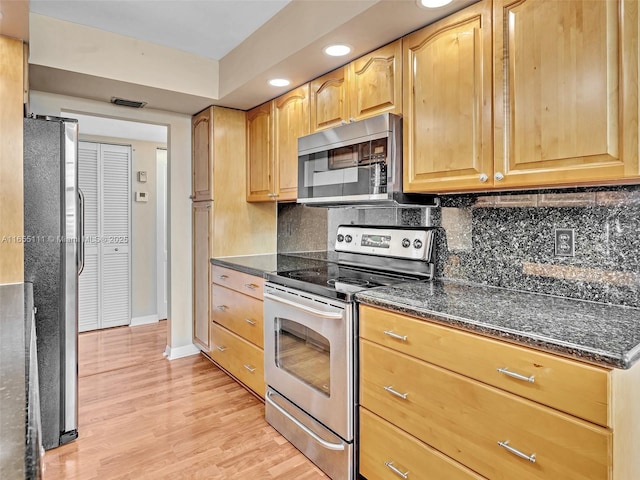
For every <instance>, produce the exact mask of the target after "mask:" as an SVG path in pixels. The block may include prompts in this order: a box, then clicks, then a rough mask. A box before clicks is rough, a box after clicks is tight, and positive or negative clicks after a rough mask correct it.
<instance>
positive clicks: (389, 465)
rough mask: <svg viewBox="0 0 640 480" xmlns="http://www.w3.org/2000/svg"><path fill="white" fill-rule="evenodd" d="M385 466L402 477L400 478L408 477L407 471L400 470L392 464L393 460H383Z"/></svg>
mask: <svg viewBox="0 0 640 480" xmlns="http://www.w3.org/2000/svg"><path fill="white" fill-rule="evenodd" d="M384 465H385V467H387V468H389V469H391V471H392V472H393V473H395V474H396V475H398V476H400V477H402V478H409V472H402V471H400V470H398V468H397V467H395V466H394V465H393V462H384Z"/></svg>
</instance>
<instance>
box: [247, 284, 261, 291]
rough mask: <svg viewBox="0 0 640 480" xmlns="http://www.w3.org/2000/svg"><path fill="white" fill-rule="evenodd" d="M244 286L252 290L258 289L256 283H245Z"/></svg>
mask: <svg viewBox="0 0 640 480" xmlns="http://www.w3.org/2000/svg"><path fill="white" fill-rule="evenodd" d="M244 286H245V287H247V288H249V289H251V290H255V289H256V288H258V285H256V284H255V283H245V284H244Z"/></svg>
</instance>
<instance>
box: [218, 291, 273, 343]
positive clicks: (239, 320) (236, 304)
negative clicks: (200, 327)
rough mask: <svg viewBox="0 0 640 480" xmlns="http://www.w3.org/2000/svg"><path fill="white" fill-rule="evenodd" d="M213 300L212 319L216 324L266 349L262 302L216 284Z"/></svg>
mask: <svg viewBox="0 0 640 480" xmlns="http://www.w3.org/2000/svg"><path fill="white" fill-rule="evenodd" d="M211 298H212V300H211V303H212V305H211V319H212V320H213V321H214V322H216V323H218V324H220V325H222V326H223V327H225V328H227V329H228V330H231V331H232V332H234V333H235V334H237V335H239V336H241V337H243V338H244V339H246V340H248V341H250V342H251V343H253V344H255V345H257V346H258V347H260V348H263V347H264V331H263V330H264V325H263V322H262V318H263V314H262V308H263V302H262V301H261V300H258V299H257V298H253V297H250V296H248V295H244V294H242V293H240V292H236V291H235V290H231V289H229V288H225V287H221V286H220V285H215V284H214V285H213V286H212V292H211Z"/></svg>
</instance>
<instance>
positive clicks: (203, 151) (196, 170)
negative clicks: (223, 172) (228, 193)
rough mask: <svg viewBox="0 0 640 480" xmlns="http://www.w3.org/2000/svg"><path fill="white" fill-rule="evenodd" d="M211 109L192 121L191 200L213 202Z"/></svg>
mask: <svg viewBox="0 0 640 480" xmlns="http://www.w3.org/2000/svg"><path fill="white" fill-rule="evenodd" d="M212 111H213V107H209V108H207V109H206V110H204V111H202V112H200V113H199V114H198V115H196V116H195V117H193V120H192V130H191V135H192V142H193V159H192V175H193V182H192V185H193V200H194V201H196V202H198V201H201V200H213V116H212Z"/></svg>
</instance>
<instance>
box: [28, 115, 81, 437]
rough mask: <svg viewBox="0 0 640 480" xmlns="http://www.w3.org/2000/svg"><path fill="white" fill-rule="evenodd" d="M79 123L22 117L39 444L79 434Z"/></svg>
mask: <svg viewBox="0 0 640 480" xmlns="http://www.w3.org/2000/svg"><path fill="white" fill-rule="evenodd" d="M82 220H83V201H82V193H81V192H80V190H79V189H78V123H77V120H73V119H63V118H58V117H36V118H25V119H24V233H25V238H24V242H25V243H24V257H25V259H24V266H25V281H28V282H33V295H34V304H35V307H36V309H37V311H36V336H37V355H38V376H39V386H40V406H41V407H40V410H41V421H42V443H43V445H44V448H45V449H51V448H55V447H57V446H59V445H62V444H65V443H68V442H70V441H72V440H74V439H76V438H77V437H78V275H79V274H80V272H81V271H82V268H83V261H84V260H83V258H84V247H83V243H82V236H83V235H82V233H83V224H82Z"/></svg>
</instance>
